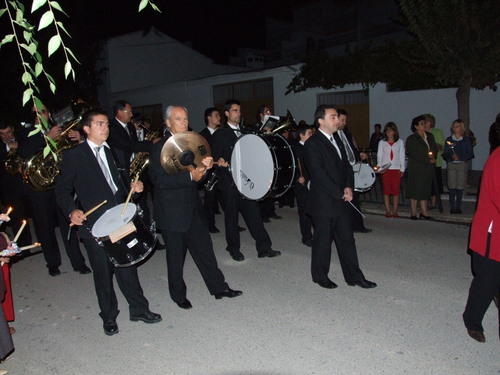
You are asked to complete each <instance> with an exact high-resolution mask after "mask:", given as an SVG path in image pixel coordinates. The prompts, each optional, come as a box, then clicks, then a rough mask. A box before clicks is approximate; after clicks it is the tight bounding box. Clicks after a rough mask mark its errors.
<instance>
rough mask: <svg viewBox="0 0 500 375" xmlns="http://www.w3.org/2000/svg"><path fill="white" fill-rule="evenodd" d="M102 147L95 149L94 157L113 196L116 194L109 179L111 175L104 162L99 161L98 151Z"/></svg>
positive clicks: (113, 185)
mask: <svg viewBox="0 0 500 375" xmlns="http://www.w3.org/2000/svg"><path fill="white" fill-rule="evenodd" d="M102 147H103V146H99V147H96V148H95V157H96V159H97V163H99V166H100V167H101V170H102V173H103V174H104V178H105V179H106V181H107V182H108V185H109V187H110V188H111V191H112V192H113V195H114V194H115V193H116V187H115V184H114V183H113V178H112V177H111V173H110V171H109V170H108V168H107V167H106V165H105V164H104V162H103V161H102V159H101V155H100V151H101V148H102Z"/></svg>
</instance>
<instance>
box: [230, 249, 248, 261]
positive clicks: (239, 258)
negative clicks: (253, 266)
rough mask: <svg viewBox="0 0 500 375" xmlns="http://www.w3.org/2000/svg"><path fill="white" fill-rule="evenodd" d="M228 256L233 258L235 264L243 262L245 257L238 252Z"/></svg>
mask: <svg viewBox="0 0 500 375" xmlns="http://www.w3.org/2000/svg"><path fill="white" fill-rule="evenodd" d="M229 254H230V255H231V258H233V259H234V260H235V261H237V262H241V261H244V260H245V256H244V255H243V254H242V253H241V251H239V250H236V251H233V252H231V253H229Z"/></svg>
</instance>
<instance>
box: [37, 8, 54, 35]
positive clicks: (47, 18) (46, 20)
mask: <svg viewBox="0 0 500 375" xmlns="http://www.w3.org/2000/svg"><path fill="white" fill-rule="evenodd" d="M53 21H54V13H52V12H51V11H50V10H48V11H47V12H45V13H44V14H43V16H42V18H40V22H39V23H38V31H40V30H42V29H45V28H46V27H47V26H49V25H50V24H51V23H52V22H53Z"/></svg>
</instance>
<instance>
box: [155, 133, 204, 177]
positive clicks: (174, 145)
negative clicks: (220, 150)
mask: <svg viewBox="0 0 500 375" xmlns="http://www.w3.org/2000/svg"><path fill="white" fill-rule="evenodd" d="M208 156H211V150H210V146H209V145H208V142H207V140H206V139H205V137H203V136H202V135H200V134H198V133H196V132H192V131H187V132H182V133H177V134H174V135H173V136H171V137H170V138H169V139H168V140H167V141H166V142H165V144H164V145H163V147H162V149H161V154H160V162H161V166H162V167H163V169H165V171H166V172H167V173H179V172H182V171H189V170H191V169H193V168H196V167H199V166H202V165H203V164H202V162H201V161H202V160H203V159H204V158H206V157H208Z"/></svg>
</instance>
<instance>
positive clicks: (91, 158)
mask: <svg viewBox="0 0 500 375" xmlns="http://www.w3.org/2000/svg"><path fill="white" fill-rule="evenodd" d="M104 149H105V153H106V158H107V161H108V165H109V169H110V171H111V176H112V178H113V181H114V183H115V185H116V186H117V188H118V190H117V192H116V194H114V195H113V192H112V190H111V188H110V187H109V185H108V182H107V181H106V178H105V177H104V174H103V172H102V170H101V167H100V166H99V163H98V162H97V159H96V157H95V154H94V151H93V150H91V148H90V146H89V144H88V143H87V142H86V141H85V142H83V143H81V144H79V145H77V146H75V147H73V148H71V149H69V150H66V151H64V152H63V158H62V163H61V174H60V175H59V176H58V178H57V184H56V188H55V194H56V200H57V204H58V205H59V207H60V208H61V210H62V211H63V213H64V215H65V216H66V217H68V216H69V215H70V213H71V212H72V211H73V210H75V209H83V211H84V212H86V211H88V210H90V209H91V208H93V207H95V206H97V205H98V204H99V203H101V202H102V201H104V200H107V201H108V202H107V203H106V204H105V205H103V206H101V207H100V208H99V209H97V210H96V211H94V212H93V213H92V214H90V215H89V216H88V217H87V222H88V224H89V226H90V227H91V226H92V225H93V224H94V223H95V222H96V221H97V219H98V218H99V217H100V216H101V215H102V214H103V213H104V212H106V210H108V209H110V208H112V207H114V206H116V205H117V204H120V203H123V202H124V201H125V199H126V197H127V193H128V188H127V190H125V189H126V188H125V186H127V187H128V186H129V185H130V183H129V181H123V180H122V176H121V175H120V173H119V171H118V167H117V166H116V163H115V161H114V159H113V156H112V153H111V151H110V150H109V149H108V148H106V147H105V148H104ZM123 178H124V177H123ZM73 193H76V195H77V197H78V201H79V202H80V204H81V207H79V206H78V204H77V202H75V201H74V200H73Z"/></svg>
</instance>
